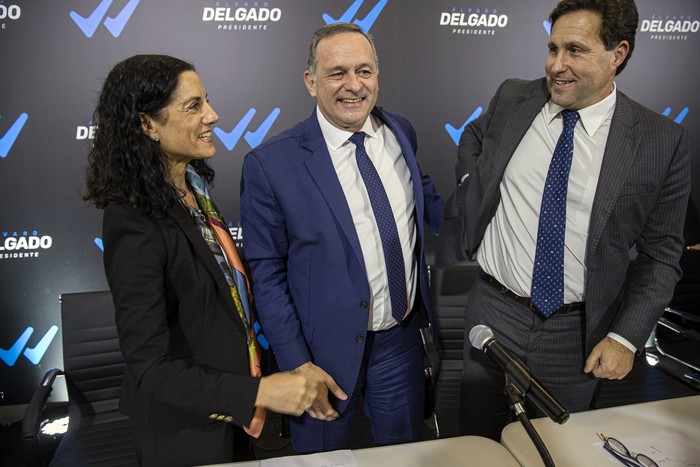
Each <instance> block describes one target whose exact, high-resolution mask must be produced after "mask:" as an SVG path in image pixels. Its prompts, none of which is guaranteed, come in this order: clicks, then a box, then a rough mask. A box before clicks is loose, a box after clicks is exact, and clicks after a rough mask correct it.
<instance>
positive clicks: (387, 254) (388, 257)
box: [349, 131, 408, 323]
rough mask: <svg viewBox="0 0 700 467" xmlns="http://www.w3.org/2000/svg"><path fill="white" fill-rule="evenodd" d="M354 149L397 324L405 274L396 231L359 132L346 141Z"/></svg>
mask: <svg viewBox="0 0 700 467" xmlns="http://www.w3.org/2000/svg"><path fill="white" fill-rule="evenodd" d="M349 140H350V142H351V143H353V144H354V145H355V157H356V158H357V167H358V169H360V175H362V180H363V181H364V182H365V187H366V188H367V194H368V195H369V200H370V203H371V204H372V211H374V218H375V219H376V221H377V227H378V228H379V236H380V237H381V240H382V249H383V250H384V262H385V263H386V273H387V280H388V282H389V297H390V300H391V316H393V317H394V319H395V320H396V322H397V323H401V320H402V319H403V316H404V315H405V314H406V310H407V308H408V299H407V298H406V296H407V294H406V270H405V268H404V261H403V251H402V250H401V241H400V240H399V232H398V230H397V228H396V220H395V219H394V212H393V211H392V210H391V205H390V204H389V198H388V197H387V195H386V190H384V185H382V181H381V179H380V178H379V174H378V173H377V169H375V167H374V164H372V161H371V160H370V158H369V157H368V156H367V151H366V150H365V133H364V132H363V131H359V132H357V133H355V134H353V135H352V136H351V137H350V138H349Z"/></svg>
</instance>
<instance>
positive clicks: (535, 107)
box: [467, 80, 549, 254]
mask: <svg viewBox="0 0 700 467" xmlns="http://www.w3.org/2000/svg"><path fill="white" fill-rule="evenodd" d="M548 99H549V96H548V94H547V92H546V88H545V84H544V80H541V81H538V84H537V86H535V87H532V88H530V89H529V90H528V91H526V92H524V93H523V94H522V95H521V96H519V97H517V98H516V100H515V103H514V105H513V107H512V110H511V109H508V110H509V111H510V115H509V116H508V118H507V120H506V123H505V125H504V127H503V129H502V132H501V133H502V137H501V142H500V144H499V146H498V149H497V150H496V151H495V156H496V157H494V158H492V159H488V160H486V161H485V162H486V164H484V165H482V166H480V167H479V172H480V173H479V178H480V179H482V180H489V184H488V186H486V187H483V190H484V192H483V193H484V195H483V198H482V197H481V196H477V197H474V196H472V197H470V198H469V199H470V200H472V201H473V202H475V203H477V204H476V205H472V206H467V208H468V211H467V212H479V217H478V219H479V222H478V223H477V222H474V223H468V224H467V225H468V226H469V225H471V226H473V228H474V229H479V230H478V232H471V233H469V234H468V235H469V237H468V238H474V239H476V238H479V239H480V240H479V242H472V244H473V245H478V244H479V243H480V242H481V239H482V238H483V235H484V232H485V230H486V227H487V226H488V224H489V223H490V222H491V219H492V218H493V216H494V214H495V213H496V208H498V205H499V203H500V198H501V192H500V186H501V181H502V180H503V174H504V173H505V170H506V167H508V163H509V162H510V159H511V158H512V157H513V153H515V150H516V149H517V147H518V145H519V144H520V141H522V139H523V137H524V136H525V133H527V131H528V130H529V129H530V126H531V125H532V122H533V121H534V120H535V117H537V114H538V113H539V112H540V110H542V106H543V105H544V104H545V103H546V102H547V100H548ZM472 183H473V182H472ZM478 188H479V187H478V186H476V187H474V189H478ZM472 253H474V254H476V251H473V252H472Z"/></svg>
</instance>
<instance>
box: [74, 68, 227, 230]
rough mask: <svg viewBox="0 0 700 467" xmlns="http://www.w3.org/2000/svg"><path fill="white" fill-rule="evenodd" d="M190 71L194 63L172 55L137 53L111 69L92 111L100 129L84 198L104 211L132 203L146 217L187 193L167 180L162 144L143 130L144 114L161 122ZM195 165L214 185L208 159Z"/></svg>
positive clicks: (161, 213)
mask: <svg viewBox="0 0 700 467" xmlns="http://www.w3.org/2000/svg"><path fill="white" fill-rule="evenodd" d="M185 71H194V66H193V65H192V64H190V63H187V62H185V61H182V60H180V59H178V58H174V57H170V56H167V55H135V56H133V57H130V58H127V59H126V60H123V61H122V62H120V63H118V64H117V65H115V66H114V68H113V69H112V70H111V71H110V72H109V74H108V75H107V78H106V79H105V82H104V84H103V86H102V91H101V92H100V96H99V99H98V103H97V108H96V109H95V112H94V114H93V124H95V125H97V129H96V131H95V138H94V141H93V146H92V148H91V149H90V152H89V154H88V167H87V169H86V182H85V191H84V194H83V199H84V200H85V201H91V202H92V203H93V204H94V205H95V206H97V207H98V208H100V209H102V208H104V207H106V206H107V205H108V204H110V203H122V204H127V205H129V206H131V207H132V208H134V209H135V210H136V211H137V212H139V213H140V214H142V215H144V216H146V217H155V218H162V217H164V216H165V211H166V210H167V209H168V207H170V206H171V205H172V204H173V203H174V202H175V201H176V200H177V199H178V198H180V197H181V196H182V193H178V191H177V190H176V188H175V187H174V186H173V185H172V184H171V183H170V181H169V179H168V173H169V166H168V162H167V160H166V158H165V157H164V155H163V154H162V152H161V150H160V145H159V143H158V142H155V141H153V140H151V139H150V138H149V137H147V136H146V135H145V134H143V132H142V128H141V115H140V114H142V113H143V114H146V115H149V116H150V117H152V118H153V119H155V120H157V121H162V120H163V118H165V117H166V116H165V115H163V109H164V108H165V107H166V106H167V105H168V104H169V103H170V101H171V99H172V97H173V94H174V92H175V89H176V88H177V85H178V82H179V79H180V75H181V74H182V73H183V72H185ZM190 165H192V167H194V168H195V170H197V172H198V173H199V174H200V176H201V177H202V178H203V179H204V181H205V182H206V183H207V184H209V185H211V183H212V182H213V180H214V171H213V170H212V169H211V168H210V167H209V166H208V165H207V164H206V162H205V161H203V160H195V161H192V162H191V163H190Z"/></svg>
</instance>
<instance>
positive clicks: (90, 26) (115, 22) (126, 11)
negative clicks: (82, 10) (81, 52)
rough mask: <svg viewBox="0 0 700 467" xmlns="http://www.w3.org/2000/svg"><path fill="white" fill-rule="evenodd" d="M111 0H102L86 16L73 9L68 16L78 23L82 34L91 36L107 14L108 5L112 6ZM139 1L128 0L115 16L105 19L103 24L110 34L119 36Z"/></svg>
mask: <svg viewBox="0 0 700 467" xmlns="http://www.w3.org/2000/svg"><path fill="white" fill-rule="evenodd" d="M112 1H113V0H102V2H100V4H99V5H98V6H97V8H95V10H94V11H93V12H92V13H90V14H89V15H88V16H86V17H84V16H81V15H80V14H79V13H77V12H75V11H71V12H70V17H71V19H72V20H73V21H74V22H75V24H77V25H78V27H79V28H80V30H81V31H83V34H85V36H86V37H87V38H91V37H92V36H93V35H94V34H95V31H97V28H98V27H99V26H100V23H102V19H103V18H104V17H105V16H106V15H107V11H108V10H109V7H110V6H112ZM140 1H141V0H129V2H128V3H127V4H126V5H125V6H124V8H122V9H121V11H120V12H119V13H118V14H117V16H114V17H109V18H107V19H106V20H105V22H104V25H105V27H106V28H107V30H108V31H109V32H110V33H111V34H112V36H114V37H119V35H120V34H121V33H122V31H123V30H124V27H125V26H126V23H127V22H128V21H129V18H131V15H132V14H133V13H134V10H136V7H137V6H138V4H139V2H140Z"/></svg>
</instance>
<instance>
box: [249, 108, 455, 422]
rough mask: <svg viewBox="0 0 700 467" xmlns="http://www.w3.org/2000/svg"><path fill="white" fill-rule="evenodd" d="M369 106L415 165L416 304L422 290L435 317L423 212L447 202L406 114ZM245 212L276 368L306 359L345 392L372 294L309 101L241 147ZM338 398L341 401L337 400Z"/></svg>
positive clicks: (433, 222) (430, 219)
mask: <svg viewBox="0 0 700 467" xmlns="http://www.w3.org/2000/svg"><path fill="white" fill-rule="evenodd" d="M372 113H373V115H375V116H376V117H378V118H379V119H381V120H382V121H383V122H384V123H385V124H386V125H387V126H388V127H389V128H390V129H391V131H392V132H393V134H394V135H395V137H396V139H397V140H398V143H399V145H400V146H401V149H402V152H403V155H404V157H405V159H406V164H407V165H408V169H409V171H410V173H411V180H412V181H413V192H414V196H415V210H416V211H415V219H416V232H417V234H418V238H417V239H416V256H417V260H418V265H419V288H418V293H417V294H416V303H415V304H414V306H413V310H414V311H416V310H417V307H418V306H420V305H421V304H420V303H418V301H419V300H422V305H423V306H424V307H425V309H426V310H427V311H428V314H429V315H430V316H431V318H432V307H431V303H430V292H429V285H428V275H427V268H426V264H425V259H424V255H423V241H424V229H423V222H422V220H423V219H425V220H426V221H427V223H428V225H429V226H430V228H431V229H432V230H433V231H434V232H437V231H438V230H439V226H440V221H441V219H442V208H443V204H444V203H443V200H442V198H441V197H440V195H439V194H438V193H437V191H436V190H435V186H434V185H433V183H432V181H431V180H430V178H429V177H427V176H423V175H421V172H420V169H419V167H418V163H417V161H416V156H415V151H416V134H415V131H414V130H413V127H412V126H411V124H410V123H409V122H408V121H407V120H406V119H404V118H403V117H400V116H397V115H392V114H389V113H386V112H384V111H382V110H381V109H380V108H375V109H374V110H373V112H372ZM241 219H242V226H243V232H244V249H245V255H246V258H247V260H248V262H249V264H250V268H251V272H252V280H253V294H254V296H255V303H256V308H257V311H258V314H259V317H260V321H261V323H262V326H263V329H264V333H265V336H266V338H267V339H268V341H269V342H270V344H271V347H272V350H273V351H274V354H275V357H276V360H277V363H278V365H279V367H280V369H282V370H291V369H293V368H296V367H297V366H299V365H301V364H302V363H304V362H306V361H312V362H314V364H316V365H318V366H320V367H321V368H323V369H324V370H325V371H327V372H328V373H329V374H330V375H331V376H332V377H333V378H334V379H335V380H336V382H337V383H338V384H339V385H340V387H341V388H342V389H343V390H344V391H345V392H346V393H347V394H351V393H352V391H353V389H354V387H355V382H356V380H357V376H358V373H359V368H360V363H361V359H362V354H363V352H364V341H365V335H366V333H367V324H368V321H369V303H370V297H371V294H370V288H369V284H368V280H367V275H366V273H365V264H364V260H363V256H362V251H361V249H360V242H359V239H358V237H357V233H356V231H355V225H354V223H353V220H352V216H351V214H350V209H349V207H348V204H347V202H346V199H345V195H344V193H343V189H342V187H341V185H340V182H339V181H338V177H337V175H336V172H335V169H334V167H333V163H332V161H331V158H330V154H329V153H328V149H327V146H326V143H325V140H324V138H323V135H322V133H321V128H320V126H319V124H318V120H317V117H316V112H315V111H314V112H313V113H312V115H311V116H310V117H309V118H308V119H306V120H304V121H303V122H301V123H299V124H297V125H296V126H295V127H293V128H291V129H289V130H287V131H285V132H284V133H282V134H280V135H278V136H276V137H274V138H272V139H270V140H269V141H267V142H265V143H263V144H262V145H261V146H258V147H257V148H256V149H254V150H253V151H252V152H251V153H250V154H248V155H247V156H246V158H245V161H244V163H243V179H242V182H241ZM431 321H432V319H431ZM344 408H345V403H344V402H342V401H341V402H340V403H339V406H338V410H341V411H342V410H343V409H344Z"/></svg>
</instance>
